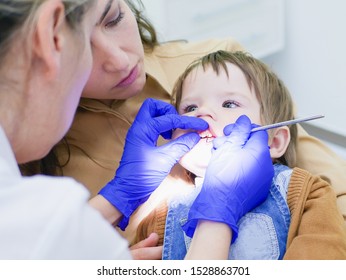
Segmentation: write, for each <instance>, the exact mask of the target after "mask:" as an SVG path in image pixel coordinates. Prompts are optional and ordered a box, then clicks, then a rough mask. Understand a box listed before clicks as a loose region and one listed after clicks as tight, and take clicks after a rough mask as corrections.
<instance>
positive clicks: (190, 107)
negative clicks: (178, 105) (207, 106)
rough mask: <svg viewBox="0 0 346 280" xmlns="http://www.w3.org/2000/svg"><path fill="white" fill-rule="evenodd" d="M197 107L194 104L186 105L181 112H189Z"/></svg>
mask: <svg viewBox="0 0 346 280" xmlns="http://www.w3.org/2000/svg"><path fill="white" fill-rule="evenodd" d="M197 108H198V107H197V106H196V105H188V106H186V107H185V108H184V110H183V112H184V113H190V112H193V111H196V110H197Z"/></svg>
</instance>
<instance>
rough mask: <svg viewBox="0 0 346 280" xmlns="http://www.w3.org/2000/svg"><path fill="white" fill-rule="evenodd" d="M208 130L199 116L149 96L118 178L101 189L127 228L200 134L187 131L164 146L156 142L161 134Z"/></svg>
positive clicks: (129, 139)
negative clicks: (139, 207)
mask: <svg viewBox="0 0 346 280" xmlns="http://www.w3.org/2000/svg"><path fill="white" fill-rule="evenodd" d="M176 128H181V129H193V130H205V129H207V128H208V124H207V123H206V122H205V121H204V120H202V119H198V118H194V117H187V116H179V115H178V114H177V112H176V110H175V108H174V107H173V106H172V105H170V104H168V103H165V102H162V101H157V100H154V99H147V100H146V101H145V102H144V103H143V105H142V107H141V109H140V110H139V112H138V114H137V117H136V119H135V121H134V123H133V125H132V126H131V128H130V129H129V132H128V134H127V136H126V143H125V148H124V153H123V156H122V159H121V161H120V166H119V168H118V170H117V171H116V176H115V178H114V179H113V180H112V181H110V182H109V183H108V184H107V185H106V186H105V187H104V188H103V189H102V190H101V191H100V194H101V195H102V196H104V197H105V198H106V199H107V200H108V201H109V202H110V203H111V204H112V205H113V206H115V207H116V208H117V209H118V210H119V211H120V212H121V213H122V214H123V219H122V220H121V221H120V223H119V227H120V228H121V229H125V228H126V226H127V224H128V220H129V217H130V216H131V214H132V213H133V212H134V211H135V210H136V209H137V207H138V206H139V205H141V204H142V203H144V202H145V201H146V200H147V199H148V198H149V196H150V195H151V193H152V192H153V191H154V190H155V189H156V188H157V187H158V186H159V185H160V184H161V182H162V181H163V179H165V177H166V176H167V175H168V174H169V172H170V170H171V169H172V167H173V166H174V165H175V164H176V163H177V162H178V161H179V159H180V158H181V157H182V156H183V155H184V154H185V153H187V152H188V151H189V150H190V149H191V148H192V147H193V146H194V145H196V144H197V142H198V141H199V140H200V137H199V135H198V134H197V133H187V134H185V135H183V136H181V137H179V138H177V139H175V140H173V141H171V142H169V143H167V144H165V145H163V146H160V147H158V146H157V145H156V143H157V139H158V138H159V136H160V135H162V134H163V135H164V136H165V137H166V138H170V137H171V134H172V133H171V132H172V130H173V129H176Z"/></svg>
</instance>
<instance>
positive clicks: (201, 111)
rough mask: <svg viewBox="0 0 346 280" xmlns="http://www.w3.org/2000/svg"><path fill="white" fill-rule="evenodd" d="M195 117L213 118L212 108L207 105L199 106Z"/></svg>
mask: <svg viewBox="0 0 346 280" xmlns="http://www.w3.org/2000/svg"><path fill="white" fill-rule="evenodd" d="M196 117H198V118H212V119H214V118H215V114H214V112H213V110H211V109H210V108H209V107H207V106H203V107H199V108H198V109H197V112H196Z"/></svg>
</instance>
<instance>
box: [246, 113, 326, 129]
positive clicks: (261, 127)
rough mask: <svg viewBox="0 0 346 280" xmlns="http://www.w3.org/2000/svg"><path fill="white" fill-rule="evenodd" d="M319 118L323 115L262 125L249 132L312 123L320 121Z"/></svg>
mask: <svg viewBox="0 0 346 280" xmlns="http://www.w3.org/2000/svg"><path fill="white" fill-rule="evenodd" d="M320 118H324V116H323V115H316V116H311V117H306V118H299V119H294V120H289V121H284V122H278V123H273V124H268V125H263V126H259V127H255V128H253V129H251V132H255V131H260V130H267V129H272V128H277V127H280V126H285V125H291V124H296V123H301V122H307V121H312V120H316V119H320Z"/></svg>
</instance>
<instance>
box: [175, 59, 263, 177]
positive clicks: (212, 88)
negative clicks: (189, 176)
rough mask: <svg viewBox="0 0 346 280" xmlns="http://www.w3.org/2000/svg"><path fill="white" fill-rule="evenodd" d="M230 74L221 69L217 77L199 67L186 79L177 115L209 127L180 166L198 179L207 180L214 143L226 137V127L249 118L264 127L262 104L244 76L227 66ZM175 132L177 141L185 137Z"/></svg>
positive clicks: (211, 71) (210, 69)
mask: <svg viewBox="0 0 346 280" xmlns="http://www.w3.org/2000/svg"><path fill="white" fill-rule="evenodd" d="M227 68H228V73H229V75H228V76H227V74H226V72H225V71H223V70H222V69H221V71H220V73H219V74H217V73H216V72H215V71H214V70H213V69H212V67H207V68H206V69H205V70H203V68H202V67H198V68H196V69H195V70H193V71H192V72H191V73H190V74H189V76H188V77H187V78H186V79H185V81H184V84H183V95H182V99H181V103H180V104H179V107H178V112H179V114H181V115H187V116H194V117H198V118H202V119H204V120H205V121H207V122H208V124H209V129H208V130H207V131H203V132H200V135H201V137H202V139H201V140H200V141H199V143H198V144H197V145H196V146H195V147H194V148H193V149H192V150H191V151H190V152H189V153H187V154H186V155H185V156H184V157H183V158H182V159H181V160H180V164H181V165H182V166H183V167H184V168H186V169H187V170H189V171H191V172H192V173H194V174H195V175H197V176H204V173H205V170H206V167H207V165H208V163H209V160H210V157H211V149H212V147H213V145H212V140H213V139H214V138H215V137H219V136H223V135H224V134H223V129H224V127H225V126H226V125H228V124H232V123H234V122H235V121H236V120H237V118H238V117H239V116H241V115H247V116H248V117H249V118H250V119H251V121H252V123H256V124H259V125H260V124H261V119H260V104H259V102H258V100H257V97H256V94H255V92H254V90H253V89H252V88H250V86H249V84H248V82H247V80H246V78H245V76H244V74H243V72H242V71H241V70H240V68H239V67H237V66H235V65H234V64H231V63H227ZM183 133H186V132H183V131H182V130H176V131H175V133H174V137H175V138H176V137H178V136H180V135H182V134H183Z"/></svg>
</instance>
